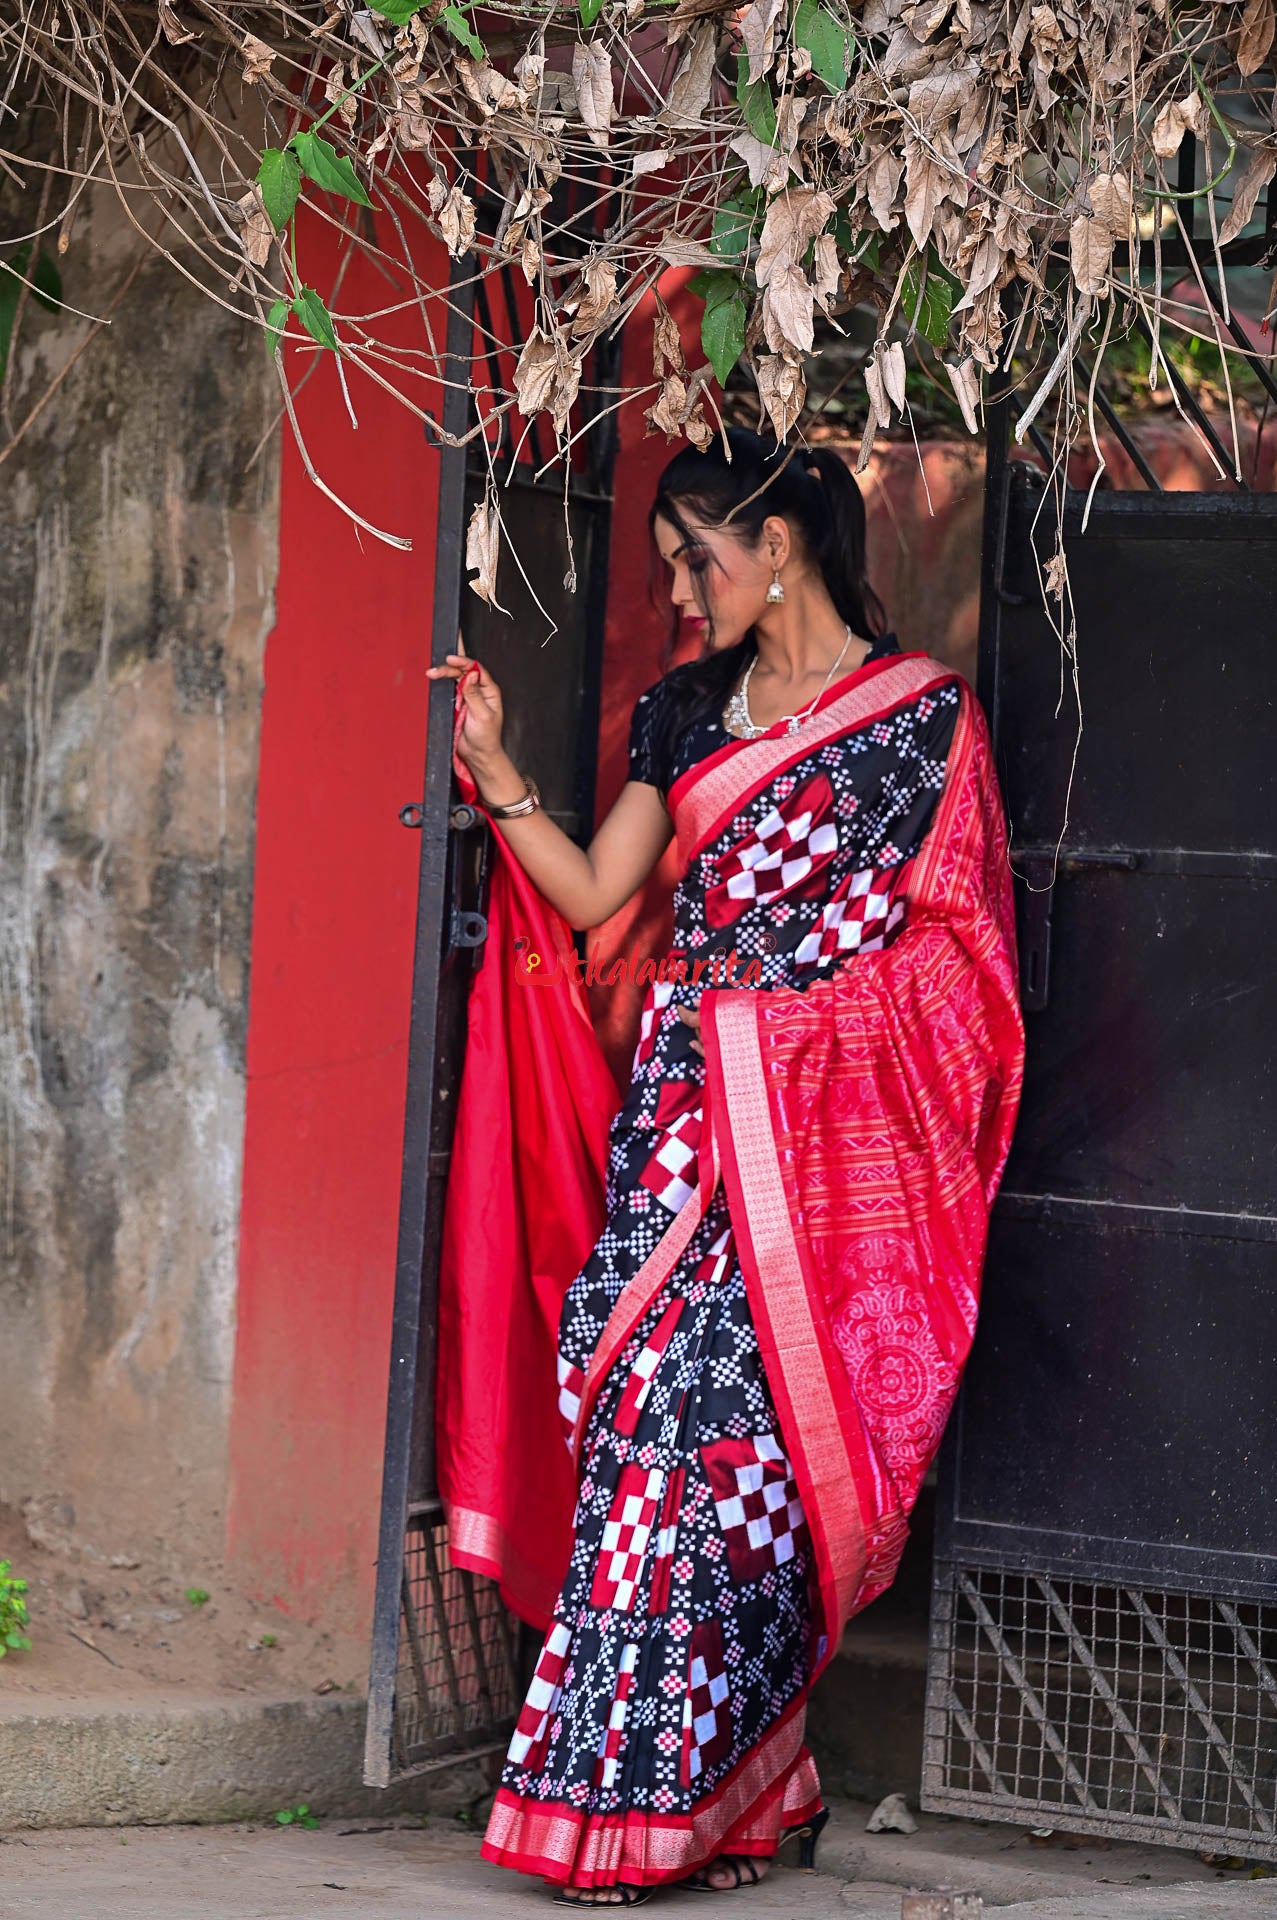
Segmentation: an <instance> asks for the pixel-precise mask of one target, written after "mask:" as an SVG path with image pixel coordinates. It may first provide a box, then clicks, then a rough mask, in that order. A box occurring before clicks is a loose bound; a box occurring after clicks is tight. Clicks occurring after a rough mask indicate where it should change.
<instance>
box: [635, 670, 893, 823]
mask: <svg viewBox="0 0 1277 1920" xmlns="http://www.w3.org/2000/svg"><path fill="white" fill-rule="evenodd" d="M899 652H900V642H899V641H898V640H897V638H896V636H895V634H894V633H884V634H883V635H882V637H881V639H879V640H875V641H874V643H873V645H872V647H871V648H870V650H869V652H868V653H867V654H866V655H865V658H864V660H863V661H862V662H861V664H862V666H868V665H869V662H870V661H871V660H882V659H885V658H886V657H887V655H889V654H893V653H899ZM688 664H689V665H690V662H689V663H688ZM684 670H685V669H684V668H681V667H675V668H674V669H673V671H672V672H671V673H667V674H666V676H665V678H664V679H663V680H658V681H657V682H656V685H655V686H652V687H649V688H648V690H647V692H646V693H641V694H640V695H639V697H638V699H637V700H636V701H635V703H634V716H633V718H632V720H631V721H630V779H631V780H641V781H643V783H644V784H645V785H646V786H649V787H656V788H657V789H658V791H659V792H660V793H661V796H662V798H664V797H665V795H666V794H667V793H668V792H669V791H670V789H671V788H672V787H673V785H674V783H675V781H676V780H678V779H680V778H681V776H682V775H683V774H685V773H686V772H687V770H688V768H689V767H694V766H696V765H697V764H698V763H699V762H700V761H701V760H704V759H705V758H706V757H707V756H708V755H709V754H711V753H715V752H717V750H718V748H719V747H721V746H722V745H723V744H724V742H725V741H728V740H733V739H735V738H736V736H735V735H734V734H731V733H729V732H728V731H727V728H726V727H725V726H724V725H723V719H722V715H721V713H720V714H708V715H706V716H705V717H703V718H702V719H700V720H697V721H696V722H694V724H693V725H692V726H690V727H688V728H686V729H685V731H684V732H683V733H682V734H681V735H680V736H679V739H678V741H677V742H676V744H675V747H674V753H673V757H672V762H671V767H670V778H669V785H668V786H664V787H663V786H662V785H661V782H660V781H659V779H658V778H657V773H656V748H657V742H658V740H659V739H660V736H661V731H662V728H661V718H662V713H663V708H664V702H665V697H666V690H667V689H668V687H669V685H670V682H671V681H672V680H674V679H675V678H676V676H677V675H678V674H679V673H680V672H683V671H684ZM834 684H835V685H836V684H837V682H835V683H834Z"/></svg>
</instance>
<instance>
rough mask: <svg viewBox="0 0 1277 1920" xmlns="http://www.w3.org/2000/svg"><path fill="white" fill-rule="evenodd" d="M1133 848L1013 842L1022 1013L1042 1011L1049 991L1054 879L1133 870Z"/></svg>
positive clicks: (1136, 858) (1135, 863)
mask: <svg viewBox="0 0 1277 1920" xmlns="http://www.w3.org/2000/svg"><path fill="white" fill-rule="evenodd" d="M1139 864H1140V860H1139V855H1138V854H1137V853H1127V852H1124V851H1122V852H1116V853H1089V852H1081V851H1079V852H1072V853H1071V852H1067V851H1066V850H1065V849H1064V848H1063V847H1061V848H1060V849H1058V851H1057V850H1056V849H1055V848H1053V847H1046V848H1044V847H1033V848H1023V847H1017V848H1016V849H1014V851H1013V853H1012V865H1013V866H1014V867H1015V868H1016V870H1017V871H1018V873H1019V875H1020V878H1021V879H1022V880H1023V882H1024V894H1023V901H1024V906H1023V910H1022V912H1021V915H1020V1005H1021V1006H1022V1007H1023V1008H1024V1011H1025V1012H1026V1013H1041V1012H1042V1010H1043V1008H1044V1007H1045V1006H1046V1003H1047V1000H1048V998H1049V997H1050V992H1051V910H1052V907H1053V906H1054V904H1055V884H1056V881H1057V879H1058V878H1059V876H1060V875H1061V874H1064V873H1078V872H1080V871H1087V872H1095V871H1096V869H1099V870H1100V871H1101V872H1103V871H1109V872H1112V871H1114V870H1115V869H1116V870H1118V871H1120V872H1123V873H1134V872H1135V871H1136V870H1137V868H1138V867H1139Z"/></svg>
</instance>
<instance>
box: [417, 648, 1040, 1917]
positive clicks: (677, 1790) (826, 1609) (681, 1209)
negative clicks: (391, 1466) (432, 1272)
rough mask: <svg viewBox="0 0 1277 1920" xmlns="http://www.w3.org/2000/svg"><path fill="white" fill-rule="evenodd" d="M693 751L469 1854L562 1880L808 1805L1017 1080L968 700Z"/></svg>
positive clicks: (752, 1847)
mask: <svg viewBox="0 0 1277 1920" xmlns="http://www.w3.org/2000/svg"><path fill="white" fill-rule="evenodd" d="M654 694H659V689H656V690H654ZM718 742H719V743H718V744H712V745H711V750H710V751H708V752H707V753H705V754H704V756H703V757H701V758H699V759H698V760H697V761H696V762H695V763H694V764H692V765H690V766H688V767H687V768H685V770H684V771H683V772H682V773H681V774H680V775H679V777H678V778H677V779H676V780H675V783H674V785H673V787H672V788H671V791H670V794H669V804H670V808H671V812H672V815H673V818H674V822H675V827H676V831H677V835H678V844H679V850H680V856H681V865H682V869H683V878H682V881H681V883H680V885H679V889H678V893H677V895H676V898H675V944H674V948H673V950H672V953H671V955H670V956H669V958H668V959H667V960H666V961H665V962H664V963H663V964H662V966H661V968H660V969H658V970H657V972H658V978H656V979H655V980H654V981H653V984H652V986H651V988H650V991H649V993H648V996H647V1002H646V1005H645V1010H644V1016H643V1028H642V1036H641V1039H640V1042H639V1047H638V1051H637V1054H636V1057H635V1062H634V1069H633V1077H632V1082H631V1086H630V1089H629V1093H628V1094H627V1096H626V1098H625V1101H624V1104H623V1105H622V1107H621V1111H620V1113H619V1114H618V1115H617V1116H616V1119H615V1121H614V1123H613V1125H612V1129H611V1134H610V1144H609V1155H608V1162H607V1181H606V1212H607V1218H606V1224H605V1225H604V1228H603V1231H602V1233H601V1235H600V1236H599V1238H598V1240H597V1242H596V1244H595V1246H594V1249H593V1251H592V1252H591V1253H590V1255H589V1257H588V1259H587V1260H586V1262H585V1265H584V1267H583V1268H582V1269H581V1271H580V1273H579V1274H578V1275H577V1277H576V1278H575V1279H574V1280H573V1281H572V1283H571V1285H570V1286H569V1287H568V1290H567V1294H566V1298H565V1300H564V1304H563V1310H562V1316H561V1323H560V1328H559V1361H558V1370H559V1395H560V1398H559V1404H560V1412H561V1414H562V1416H563V1418H564V1421H565V1425H566V1428H567V1430H568V1431H569V1433H570V1436H571V1444H572V1447H573V1452H574V1458H575V1461H576V1464H577V1471H578V1475H579V1484H578V1490H577V1503H576V1514H575V1520H574V1526H573V1546H572V1554H571V1560H570V1563H569V1565H568V1568H567V1573H566V1577H565V1579H564V1581H563V1584H562V1587H561V1589H560V1591H559V1594H558V1598H557V1600H556V1601H555V1603H554V1606H553V1612H552V1616H551V1620H550V1629H549V1633H548V1637H547V1639H546V1642H545V1646H544V1649H543V1651H542V1655H541V1659H540V1662H539V1665H538V1668H537V1673H536V1677H535V1679H534V1681H533V1684H532V1687H531V1690H530V1692H529V1694H528V1697H527V1700H526V1702H525V1705H524V1708H523V1711H522V1714H521V1716H520V1719H519V1724H518V1729H517V1731H516V1734H515V1737H514V1740H513V1742H512V1745H511V1748H510V1752H509V1756H508V1759H507V1763H506V1766H505V1770H504V1774H503V1778H502V1784H501V1788H500V1790H499V1792H498V1794H497V1798H496V1804H495V1806H494V1809H493V1813H492V1816H491V1820H490V1822H489V1826H488V1831H487V1836H486V1839H485V1842H484V1852H485V1855H486V1856H487V1857H488V1858H489V1859H493V1860H497V1861H500V1862H502V1863H503V1864H505V1865H509V1866H514V1867H518V1868H521V1869H523V1870H525V1871H528V1872H536V1873H540V1874H543V1875H545V1876H546V1877H548V1878H549V1879H551V1880H553V1881H557V1882H571V1883H572V1884H575V1885H578V1886H591V1885H597V1884H603V1883H607V1882H611V1881H616V1880H621V1881H627V1882H631V1883H636V1884H650V1883H654V1882H661V1881H668V1880H673V1879H677V1878H680V1877H682V1876H684V1875H686V1874H688V1873H690V1872H691V1871H693V1870H694V1869H695V1868H697V1867H698V1866H700V1865H702V1864H704V1863H705V1862H707V1861H708V1860H710V1859H712V1858H713V1857H714V1856H715V1855H716V1854H718V1853H721V1852H733V1853H750V1852H754V1853H759V1854H769V1853H771V1852H772V1851H773V1850H774V1848H775V1845H776V1842H777V1839H778V1837H779V1834H780V1832H781V1831H782V1829H783V1828H784V1827H785V1826H788V1825H790V1824H793V1823H795V1822H797V1821H800V1820H801V1819H803V1818H805V1817H806V1816H807V1815H808V1814H809V1813H810V1812H811V1811H813V1810H814V1809H815V1807H816V1806H817V1805H818V1802H819V1785H818V1782H817V1779H816V1774H815V1768H814V1766H813V1764H812V1761H811V1758H810V1756H809V1755H808V1753H807V1751H806V1748H805V1747H804V1745H803V1723H804V1717H805V1710H806V1701H807V1695H808V1692H809V1690H810V1687H811V1683H812V1681H813V1679H814V1678H815V1676H816V1675H817V1674H818V1673H819V1671H820V1670H821V1668H822V1667H823V1665H824V1664H825V1663H826V1661H827V1660H828V1659H829V1658H830V1656H831V1654H832V1652H833V1651H834V1650H835V1648H836V1647H837V1645H838V1640H839V1636H840V1634H841V1632H842V1628H843V1626H844V1624H845V1623H846V1621H847V1620H848V1618H849V1617H850V1616H851V1615H852V1614H853V1613H854V1612H856V1611H857V1610H858V1609H859V1608H861V1607H863V1606H865V1605H866V1604H867V1603H868V1602H869V1601H870V1600H872V1599H873V1598H874V1597H875V1596H876V1595H877V1594H879V1593H881V1592H882V1591H883V1589H884V1588H885V1587H886V1586H887V1585H888V1584H889V1583H890V1581H891V1579H892V1577H893V1574H894V1572H895V1568H896V1565H897V1562H898V1560H899V1556H900V1552H901V1549H902V1546H903V1543H904V1537H905V1530H906V1525H907V1519H908V1515H909V1512H910V1510H911V1508H912V1506H913V1503H914V1500H915V1498H916V1496H917V1492H918V1488H919V1485H920V1483H921V1480H922V1476H923V1474H924V1473H925V1471H926V1468H927V1465H928V1463H929V1461H930V1460H931V1458H932V1455H933V1454H934V1451H935V1448H936V1446H937V1444H938V1442H939V1439H940V1435H941V1431H942V1429H943V1426H944V1423H945V1419H946V1416H947V1414H948V1411H949V1408H950V1406H951V1404H952V1400H953V1396H954V1393H955V1391H956V1388H957V1384H958V1379H959V1376H960V1373H961V1370H962V1366H963V1363H964V1361H965V1359H966V1355H967V1351H968V1348H969V1345H970V1341H971V1336H972V1331H973V1328H974V1325H975V1316H976V1305H977V1298H978V1292H979V1280H980V1269H981V1262H982V1258H983V1252H984V1243H985V1234H986V1227H987V1221H988V1212H989V1207H990V1204H991V1202H992V1199H993V1196H994V1192H995V1190H996V1187H997V1183H998V1180H999V1177H1000V1174H1001V1170H1002V1166H1003V1163H1004V1160H1005V1157H1006V1153H1007V1149H1008V1146H1009V1142H1010V1133H1011V1127H1012V1124H1013V1120H1014V1115H1015V1110H1016V1104H1017V1100H1018V1095H1019V1087H1020V1073H1021V1060H1022V1029H1021V1023H1020V1017H1019V1012H1018V1007H1017V1001H1016V991H1015V975H1014V937H1013V931H1012V918H1011V899H1010V884H1009V873H1008V868H1007V861H1006V846H1005V837H1004V829H1003V823H1002V817H1001V811H1000V806H999V801H998V795H997V790H996V784H995V781H994V777H993V773H992V768H991V764H990V757H989V750H988V744H987V738H986V733H985V728H984V722H983V719H982V716H981V714H980V711H979V708H978V707H977V705H976V703H975V702H974V700H973V699H972V697H971V695H970V693H969V691H968V690H967V688H966V687H965V685H964V684H963V683H962V682H961V681H960V680H958V679H957V678H956V677H955V676H954V675H952V674H951V673H948V672H946V671H945V670H943V669H942V668H940V667H938V666H937V665H936V663H935V662H934V661H931V660H929V659H927V658H926V657H925V656H922V655H918V654H912V655H899V654H896V655H894V656H893V657H888V658H885V659H882V660H877V661H874V662H872V663H871V664H869V665H867V666H865V667H862V668H861V669H860V670H859V671H857V672H856V673H853V674H851V675H848V676H847V677H846V678H844V679H843V680H841V681H839V682H837V683H836V684H835V685H834V686H833V687H832V688H830V689H829V691H828V693H827V694H826V695H825V696H824V697H823V699H822V700H821V702H820V703H819V704H818V706H817V708H816V710H815V712H814V714H813V715H812V717H811V718H810V719H809V720H808V721H807V722H806V723H805V724H804V725H803V726H802V727H801V728H800V729H799V730H798V731H797V732H795V733H792V734H791V733H787V732H786V731H785V730H784V728H783V725H782V724H778V725H777V727H776V728H773V729H771V730H770V731H769V732H768V733H767V734H766V735H764V736H763V737H762V738H760V739H758V740H754V741H748V742H746V741H738V740H735V739H731V738H729V737H727V736H725V735H723V734H722V732H721V729H720V730H719V734H718ZM696 1004H699V1007H700V1012H701V1018H702V1037H703V1041H704V1045H705V1058H704V1059H703V1060H702V1058H701V1057H700V1056H699V1055H698V1054H697V1053H696V1052H695V1051H694V1050H693V1049H692V1046H691V1034H690V1031H689V1029H688V1028H687V1026H686V1025H685V1023H684V1022H683V1021H682V1020H680V1019H679V1018H678V1016H677V1009H678V1008H679V1007H680V1006H681V1005H696ZM445 1364H446V1360H445ZM526 1432H527V1436H528V1440H529V1444H530V1445H535V1446H537V1447H540V1448H545V1447H548V1445H549V1444H550V1443H549V1441H548V1440H547V1439H545V1438H544V1437H543V1435H542V1434H541V1433H540V1431H539V1430H538V1429H537V1427H536V1425H535V1420H534V1419H533V1418H532V1417H531V1415H530V1417H529V1421H528V1425H527V1428H526ZM525 1458H526V1453H525Z"/></svg>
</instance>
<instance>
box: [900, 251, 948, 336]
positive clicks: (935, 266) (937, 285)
mask: <svg viewBox="0 0 1277 1920" xmlns="http://www.w3.org/2000/svg"><path fill="white" fill-rule="evenodd" d="M956 290H957V289H956V282H954V281H953V280H951V279H950V278H949V276H948V274H947V273H945V272H944V271H943V269H942V268H941V266H940V264H939V262H938V261H937V259H936V256H935V253H934V251H930V252H929V253H928V256H927V278H926V283H925V285H924V283H923V278H922V267H921V264H920V262H918V261H917V260H915V261H912V262H911V263H910V266H909V269H908V271H907V273H906V274H905V284H904V290H903V292H902V294H901V296H900V306H901V311H902V312H903V314H904V317H905V319H906V320H907V321H908V322H909V325H910V326H913V324H914V322H915V321H916V322H917V327H918V332H919V333H920V334H921V335H922V336H923V338H924V339H926V340H929V341H930V342H931V344H932V346H933V347H935V348H936V349H937V350H940V349H942V348H944V347H945V346H946V345H947V344H948V340H949V317H950V315H951V314H952V312H953V302H954V295H955V293H956Z"/></svg>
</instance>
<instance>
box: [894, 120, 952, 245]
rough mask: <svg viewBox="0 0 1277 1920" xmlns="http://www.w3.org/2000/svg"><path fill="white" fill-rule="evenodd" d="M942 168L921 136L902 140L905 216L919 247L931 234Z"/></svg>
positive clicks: (942, 193)
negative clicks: (903, 144) (919, 138)
mask: <svg viewBox="0 0 1277 1920" xmlns="http://www.w3.org/2000/svg"><path fill="white" fill-rule="evenodd" d="M947 187H948V181H947V179H946V177H945V170H944V168H943V167H942V166H941V165H940V163H939V161H938V160H934V159H933V158H932V156H931V153H930V151H929V149H928V148H927V147H926V146H924V145H923V143H922V141H921V140H916V139H914V138H913V137H912V136H910V137H908V138H907V139H906V141H905V219H906V221H907V222H908V226H909V231H910V233H911V234H912V235H913V238H914V244H915V246H917V248H918V249H919V251H921V250H922V248H924V247H925V246H926V244H927V242H928V240H929V239H930V238H931V229H932V227H933V226H934V225H935V218H936V209H937V208H938V207H939V205H940V202H941V201H942V200H943V199H944V196H945V192H946V189H947Z"/></svg>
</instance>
